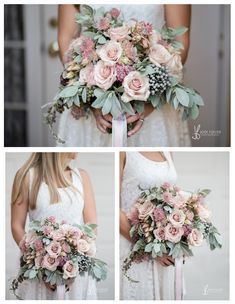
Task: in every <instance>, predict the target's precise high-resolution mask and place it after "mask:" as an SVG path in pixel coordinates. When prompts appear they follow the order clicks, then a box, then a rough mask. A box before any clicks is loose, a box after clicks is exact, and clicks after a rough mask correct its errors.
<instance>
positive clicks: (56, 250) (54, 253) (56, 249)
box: [46, 241, 62, 258]
mask: <svg viewBox="0 0 235 304" xmlns="http://www.w3.org/2000/svg"><path fill="white" fill-rule="evenodd" d="M61 249H62V248H61V246H60V243H59V242H55V241H52V242H51V243H50V244H49V245H48V246H46V251H47V253H48V254H49V255H50V257H52V258H57V257H58V256H59V255H60V253H61Z"/></svg>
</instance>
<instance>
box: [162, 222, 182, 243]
mask: <svg viewBox="0 0 235 304" xmlns="http://www.w3.org/2000/svg"><path fill="white" fill-rule="evenodd" d="M183 234H184V229H183V228H182V227H175V226H173V225H172V224H171V223H169V224H168V225H167V226H166V227H165V239H166V240H168V241H170V242H172V243H178V242H179V241H180V240H181V237H182V235H183Z"/></svg>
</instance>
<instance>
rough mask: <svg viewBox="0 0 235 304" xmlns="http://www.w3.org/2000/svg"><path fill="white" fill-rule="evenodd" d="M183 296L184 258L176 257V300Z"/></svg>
mask: <svg viewBox="0 0 235 304" xmlns="http://www.w3.org/2000/svg"><path fill="white" fill-rule="evenodd" d="M182 298H183V258H182V257H181V258H176V259H175V300H182Z"/></svg>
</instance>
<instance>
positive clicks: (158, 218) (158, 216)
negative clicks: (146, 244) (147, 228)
mask: <svg viewBox="0 0 235 304" xmlns="http://www.w3.org/2000/svg"><path fill="white" fill-rule="evenodd" d="M153 216H154V220H155V222H162V221H163V220H165V218H166V216H165V212H164V211H163V210H162V209H161V208H157V207H156V208H154V211H153Z"/></svg>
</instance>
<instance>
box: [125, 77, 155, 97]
mask: <svg viewBox="0 0 235 304" xmlns="http://www.w3.org/2000/svg"><path fill="white" fill-rule="evenodd" d="M123 87H124V93H123V95H122V97H121V99H122V101H123V102H130V101H131V100H142V101H146V100H147V99H148V98H149V94H150V91H149V81H148V78H147V77H146V76H143V75H141V74H140V73H139V72H137V71H133V72H130V73H129V74H128V75H127V76H126V77H125V78H124V81H123Z"/></svg>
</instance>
